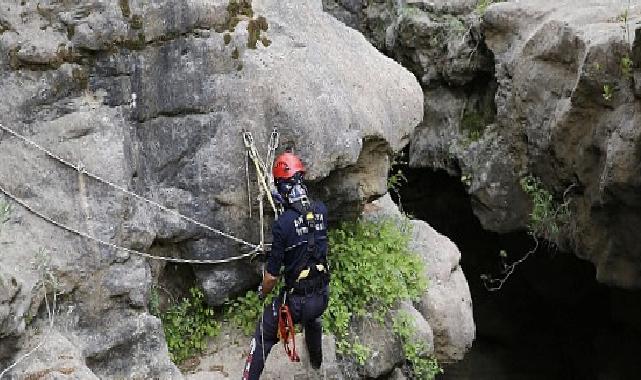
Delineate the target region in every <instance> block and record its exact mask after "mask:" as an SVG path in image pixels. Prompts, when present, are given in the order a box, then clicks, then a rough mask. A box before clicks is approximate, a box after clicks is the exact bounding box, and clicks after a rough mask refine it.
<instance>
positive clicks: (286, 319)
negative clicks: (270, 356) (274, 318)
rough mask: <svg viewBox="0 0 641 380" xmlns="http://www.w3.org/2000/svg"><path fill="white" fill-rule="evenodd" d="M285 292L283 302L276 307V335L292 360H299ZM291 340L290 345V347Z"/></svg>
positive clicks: (292, 322)
mask: <svg viewBox="0 0 641 380" xmlns="http://www.w3.org/2000/svg"><path fill="white" fill-rule="evenodd" d="M286 299H287V292H285V294H284V296H283V303H282V305H280V308H279V309H278V335H280V339H281V340H282V341H283V346H284V347H285V353H286V354H287V356H288V357H289V360H291V361H292V362H300V357H299V356H298V353H297V352H296V330H295V329H294V320H293V319H292V313H290V311H289V306H287V303H286ZM290 341H291V347H290Z"/></svg>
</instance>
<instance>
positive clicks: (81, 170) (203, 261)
mask: <svg viewBox="0 0 641 380" xmlns="http://www.w3.org/2000/svg"><path fill="white" fill-rule="evenodd" d="M0 129H2V130H4V131H6V132H8V133H9V134H11V135H13V136H15V137H17V138H18V139H20V140H22V141H23V142H24V143H26V144H28V145H31V146H33V147H35V148H36V149H38V150H40V151H42V152H44V153H45V154H46V155H47V156H49V157H51V158H53V159H54V160H56V161H58V162H60V163H62V164H63V165H65V166H68V167H71V168H73V169H75V170H76V171H78V172H79V173H81V174H84V175H85V176H87V177H90V178H93V179H95V180H97V181H99V182H102V183H104V184H106V185H108V186H110V187H112V188H115V189H117V190H119V191H121V192H123V193H125V194H128V195H130V196H132V197H134V198H136V199H139V200H141V201H144V202H146V203H149V204H151V205H154V206H156V207H158V208H159V209H161V210H163V211H166V212H169V213H171V214H174V215H176V216H178V217H180V218H181V219H184V220H187V221H189V222H191V223H194V224H196V225H197V226H200V227H203V228H205V229H207V230H209V231H211V232H214V233H216V234H218V235H221V236H224V237H226V238H229V239H231V240H233V241H236V242H238V243H241V244H244V245H246V246H249V247H251V248H253V249H252V250H251V251H250V252H247V253H244V254H241V255H238V256H232V257H228V258H226V259H217V260H214V259H178V258H173V257H162V256H154V255H151V254H149V253H145V252H141V251H138V250H135V249H130V248H126V247H123V246H119V245H117V244H113V243H110V242H107V241H104V240H101V239H98V238H96V237H94V236H91V235H89V234H87V233H85V232H82V231H79V230H77V229H74V228H72V227H69V226H67V225H65V224H63V223H60V222H57V221H55V220H53V219H52V218H50V217H48V216H46V215H44V214H43V213H41V212H39V211H37V210H36V209H34V208H33V207H31V206H29V205H28V204H27V203H26V202H24V201H23V200H21V199H20V198H18V197H17V196H16V195H14V194H13V193H11V192H10V191H8V190H7V189H5V188H4V187H3V186H2V185H0V191H2V192H3V193H4V194H5V195H6V196H7V197H9V198H10V199H12V200H13V201H14V202H16V203H18V204H19V205H21V206H22V207H24V208H25V209H26V210H28V211H29V212H31V213H32V214H34V215H36V216H38V217H40V218H41V219H43V220H45V221H47V222H49V223H51V224H53V225H54V226H57V227H59V228H61V229H63V230H66V231H68V232H71V233H73V234H75V235H78V236H81V237H83V238H85V239H89V240H92V241H95V242H97V243H99V244H101V245H103V246H107V247H110V248H112V249H115V250H120V251H125V252H127V253H130V254H133V255H137V256H141V257H144V258H148V259H153V260H162V261H168V262H174V263H184V264H224V263H229V262H232V261H237V260H241V259H244V258H247V257H252V256H254V255H256V254H258V253H259V252H264V248H265V244H264V241H261V244H260V245H256V244H253V243H250V242H247V241H245V240H242V239H239V238H237V237H235V236H232V235H230V234H228V233H225V232H223V231H220V230H217V229H215V228H212V227H210V226H208V225H206V224H203V223H201V222H199V221H197V220H194V219H192V218H190V217H188V216H185V215H182V214H180V213H179V212H177V211H175V210H172V209H170V208H167V207H166V206H163V205H161V204H159V203H157V202H155V201H152V200H150V199H147V198H145V197H142V196H140V195H138V194H136V193H133V192H131V191H129V190H127V189H125V188H123V187H122V186H119V185H116V184H114V183H112V182H110V181H108V180H106V179H103V178H101V177H99V176H97V175H95V174H92V173H89V172H87V171H86V170H85V169H84V167H83V166H82V165H81V164H79V165H74V164H72V163H70V162H68V161H66V160H65V159H63V158H61V157H59V156H58V155H56V154H54V153H52V152H50V151H49V150H47V149H45V148H44V147H42V146H40V145H39V144H37V143H36V142H34V141H32V140H30V139H28V138H27V137H25V136H23V135H21V134H19V133H17V132H16V131H14V130H12V129H11V128H8V127H6V126H4V125H2V124H1V123H0Z"/></svg>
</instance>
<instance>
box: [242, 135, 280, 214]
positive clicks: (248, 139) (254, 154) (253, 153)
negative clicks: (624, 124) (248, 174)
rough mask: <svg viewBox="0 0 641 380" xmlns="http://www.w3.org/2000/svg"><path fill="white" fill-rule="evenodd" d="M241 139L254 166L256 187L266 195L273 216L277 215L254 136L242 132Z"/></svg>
mask: <svg viewBox="0 0 641 380" xmlns="http://www.w3.org/2000/svg"><path fill="white" fill-rule="evenodd" d="M243 141H244V143H245V148H247V153H248V154H249V158H251V159H252V162H253V163H254V167H255V168H256V177H257V179H258V187H259V188H260V189H261V190H262V191H263V192H264V195H266V196H267V200H268V201H269V204H270V206H272V210H273V211H274V216H278V211H277V209H276V204H275V203H274V199H273V198H272V193H271V188H270V187H269V186H268V185H267V179H266V178H265V167H266V166H265V163H264V162H263V160H261V158H260V155H259V154H258V151H257V150H256V146H255V145H254V138H253V137H252V134H251V132H247V131H245V132H243Z"/></svg>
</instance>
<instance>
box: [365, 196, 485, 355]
mask: <svg viewBox="0 0 641 380" xmlns="http://www.w3.org/2000/svg"><path fill="white" fill-rule="evenodd" d="M365 215H366V217H368V218H398V219H399V220H401V218H404V216H403V215H402V214H401V212H400V211H399V210H398V207H397V206H396V205H395V204H394V203H393V202H392V199H391V198H390V196H389V195H386V196H384V197H382V198H380V199H377V200H376V201H374V202H372V204H371V206H370V207H368V208H367V209H366V214H365ZM410 223H411V227H412V240H411V241H410V248H411V249H412V250H413V251H414V252H417V253H418V254H419V255H421V257H422V258H423V260H424V261H425V265H426V270H427V273H426V274H427V278H428V280H429V285H428V290H427V292H425V294H424V295H423V296H422V297H421V300H420V302H418V303H417V304H416V305H414V306H415V307H416V310H411V308H410V307H409V305H403V306H402V307H401V308H400V310H406V311H409V313H410V315H414V316H415V317H416V312H418V313H420V315H422V316H423V318H425V321H426V322H427V324H428V325H429V326H427V327H425V326H424V325H423V323H422V322H421V321H420V318H418V319H419V320H418V321H417V322H416V325H417V331H419V335H421V336H423V337H424V339H425V340H424V343H425V345H426V347H428V348H431V349H433V350H434V354H435V356H436V357H437V359H439V360H441V361H444V362H451V361H453V360H461V359H463V356H464V355H465V353H466V352H467V351H468V350H469V349H470V347H471V346H472V342H473V341H474V337H475V334H476V328H475V325H474V317H473V313H472V297H471V295H470V289H469V286H468V284H467V280H466V279H465V274H464V273H463V270H462V269H461V266H460V260H461V253H460V252H459V250H458V248H457V247H456V245H454V243H452V242H451V241H450V240H449V239H448V238H447V237H445V236H443V235H441V234H439V233H438V232H436V231H435V230H434V229H433V228H432V227H430V226H429V225H428V224H427V223H425V222H423V221H420V220H411V221H410ZM428 327H429V328H428ZM430 330H431V331H430Z"/></svg>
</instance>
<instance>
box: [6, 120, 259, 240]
mask: <svg viewBox="0 0 641 380" xmlns="http://www.w3.org/2000/svg"><path fill="white" fill-rule="evenodd" d="M0 129H2V130H4V131H6V132H8V133H9V134H11V135H13V136H15V137H17V138H18V139H20V140H22V141H23V142H24V143H26V144H28V145H31V146H33V147H35V148H36V149H38V150H40V151H41V152H43V153H45V154H46V155H47V156H49V157H51V158H52V159H54V160H56V161H58V162H60V163H61V164H63V165H65V166H68V167H70V168H72V169H74V170H76V171H77V172H78V173H81V174H83V175H85V176H87V177H89V178H92V179H94V180H96V181H98V182H101V183H104V184H105V185H107V186H110V187H112V188H114V189H116V190H119V191H121V192H123V193H125V194H127V195H129V196H132V197H134V198H136V199H138V200H141V201H143V202H146V203H148V204H151V205H153V206H156V207H158V208H159V209H161V210H163V211H165V212H168V213H170V214H173V215H175V216H177V217H179V218H181V219H183V220H186V221H188V222H190V223H193V224H195V225H197V226H199V227H202V228H204V229H207V230H209V231H211V232H213V233H215V234H217V235H220V236H223V237H226V238H228V239H231V240H233V241H235V242H237V243H240V244H243V245H246V246H248V247H251V248H259V246H258V245H256V244H253V243H250V242H248V241H245V240H242V239H239V238H237V237H235V236H233V235H230V234H228V233H226V232H223V231H221V230H218V229H215V228H213V227H210V226H208V225H206V224H204V223H201V222H199V221H197V220H195V219H192V218H190V217H188V216H186V215H183V214H181V213H179V212H178V211H176V210H173V209H170V208H168V207H166V206H163V205H161V204H160V203H158V202H155V201H152V200H151V199H147V198H145V197H143V196H141V195H138V194H136V193H134V192H132V191H130V190H127V189H125V188H124V187H122V186H120V185H117V184H115V183H113V182H111V181H109V180H106V179H104V178H102V177H100V176H98V175H96V174H93V173H91V172H88V171H87V170H86V169H85V167H84V165H82V163H79V164H77V165H74V164H72V163H71V162H69V161H67V160H65V159H64V158H62V157H60V156H58V155H56V154H55V153H52V152H51V151H49V150H47V149H46V148H44V147H42V146H40V145H39V144H38V143H36V142H34V141H32V140H30V139H28V138H27V137H25V136H23V135H21V134H19V133H18V132H16V131H14V130H13V129H11V128H9V127H5V126H4V125H2V123H0ZM5 193H6V192H5ZM14 200H15V199H14Z"/></svg>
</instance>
